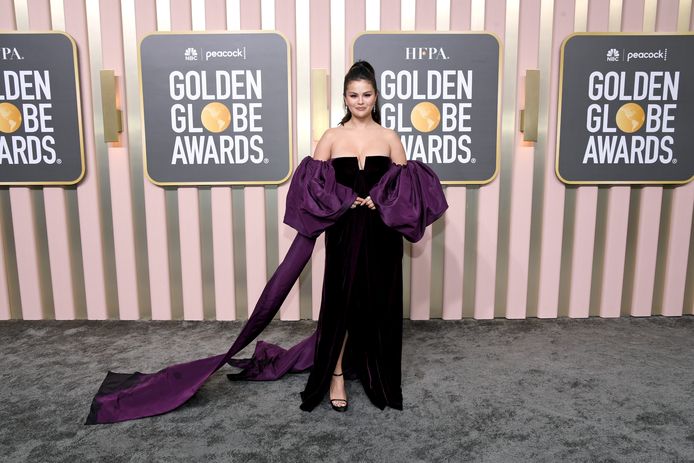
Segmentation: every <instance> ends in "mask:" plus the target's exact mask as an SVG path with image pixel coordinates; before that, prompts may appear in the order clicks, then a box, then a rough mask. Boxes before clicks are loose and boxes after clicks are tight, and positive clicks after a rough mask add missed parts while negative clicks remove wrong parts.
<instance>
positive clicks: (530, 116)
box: [519, 69, 540, 141]
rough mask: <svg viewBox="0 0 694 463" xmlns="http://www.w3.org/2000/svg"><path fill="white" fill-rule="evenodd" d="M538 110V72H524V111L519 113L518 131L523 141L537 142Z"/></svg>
mask: <svg viewBox="0 0 694 463" xmlns="http://www.w3.org/2000/svg"><path fill="white" fill-rule="evenodd" d="M539 110H540V71H539V70H537V69H528V70H527V71H525V109H521V111H520V124H519V125H520V131H521V132H523V141H537V125H538V116H539Z"/></svg>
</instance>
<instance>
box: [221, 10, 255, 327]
mask: <svg viewBox="0 0 694 463" xmlns="http://www.w3.org/2000/svg"><path fill="white" fill-rule="evenodd" d="M226 9H227V14H226V25H227V29H228V30H232V31H239V30H241V5H240V0H227V1H226ZM231 205H232V207H231V218H232V221H231V227H232V235H231V240H232V252H233V259H234V261H233V274H232V275H233V280H231V281H233V282H234V306H233V307H234V312H233V314H231V317H232V318H233V319H234V320H238V319H239V318H245V317H246V312H247V310H246V308H247V307H248V295H247V284H246V237H245V232H244V228H245V226H244V215H245V213H244V193H243V187H242V186H235V187H231ZM216 277H217V276H216V275H215V278H216ZM217 286H218V285H217ZM217 301H219V297H218V298H217ZM242 311H243V316H242V315H241V313H242Z"/></svg>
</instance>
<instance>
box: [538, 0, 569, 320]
mask: <svg viewBox="0 0 694 463" xmlns="http://www.w3.org/2000/svg"><path fill="white" fill-rule="evenodd" d="M581 1H582V0H577V4H576V5H575V7H576V8H575V10H574V8H571V7H570V6H567V7H566V8H565V9H562V8H559V7H557V9H556V10H555V9H554V2H553V1H552V0H542V3H541V6H540V27H541V28H542V29H541V31H540V50H539V53H538V61H539V70H540V112H539V122H538V124H539V125H538V138H537V144H536V145H535V162H534V169H533V178H534V179H536V180H535V181H534V182H533V217H532V224H531V227H530V234H531V236H532V240H531V242H530V261H531V263H532V265H531V267H530V272H529V276H528V306H529V310H528V315H529V316H537V317H538V318H550V317H556V316H557V314H558V308H559V307H558V303H559V285H560V272H561V266H560V265H561V245H562V236H563V229H562V216H563V215H564V199H565V195H564V191H565V189H564V186H563V185H562V184H561V183H560V182H559V180H558V179H557V177H556V175H555V173H554V159H555V157H556V146H555V143H556V137H557V133H556V124H555V120H556V117H557V100H558V88H559V79H560V78H561V77H560V75H559V50H560V47H561V42H562V40H563V38H564V36H565V35H568V33H570V32H571V31H572V30H573V28H574V16H575V15H576V16H577V14H578V13H579V12H581V11H582V9H580V8H579V6H580V5H579V3H581ZM545 159H546V161H545Z"/></svg>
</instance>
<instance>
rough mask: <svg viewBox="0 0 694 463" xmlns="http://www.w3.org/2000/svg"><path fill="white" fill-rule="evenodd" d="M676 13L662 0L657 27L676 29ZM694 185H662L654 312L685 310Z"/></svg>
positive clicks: (660, 30)
mask: <svg viewBox="0 0 694 463" xmlns="http://www.w3.org/2000/svg"><path fill="white" fill-rule="evenodd" d="M677 14H678V10H676V9H675V8H674V5H673V3H672V2H671V3H669V4H667V5H666V4H665V2H660V3H659V4H658V7H657V12H656V26H655V27H656V30H657V31H658V32H671V31H676V30H677V25H678V24H679V23H680V21H679V20H678V17H677ZM692 188H694V184H693V183H692V182H690V183H688V184H687V185H683V186H669V185H668V186H666V187H664V188H663V202H662V206H661V227H660V232H659V243H658V261H657V263H656V281H655V290H654V300H653V310H652V312H653V313H658V314H661V315H666V316H678V315H681V314H682V309H683V307H682V306H683V298H684V280H685V277H686V273H687V269H686V256H683V255H682V254H683V253H682V251H681V250H682V249H687V248H688V246H689V233H686V232H683V231H682V230H680V229H679V228H678V227H681V226H686V227H687V228H688V227H689V226H691V217H692V208H694V201H693V200H692V199H693V198H692V194H694V193H693V192H692V190H691V189H692Z"/></svg>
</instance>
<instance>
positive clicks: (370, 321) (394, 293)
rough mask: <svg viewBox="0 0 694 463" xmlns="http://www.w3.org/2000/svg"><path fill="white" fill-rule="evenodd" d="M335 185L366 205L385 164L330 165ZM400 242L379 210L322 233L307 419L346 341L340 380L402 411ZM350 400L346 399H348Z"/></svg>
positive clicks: (358, 211)
mask: <svg viewBox="0 0 694 463" xmlns="http://www.w3.org/2000/svg"><path fill="white" fill-rule="evenodd" d="M330 162H331V163H332V166H333V168H334V170H335V176H336V180H337V182H338V183H341V184H342V185H345V186H347V187H349V188H352V189H353V190H354V191H355V192H356V193H357V194H358V195H359V196H360V197H362V198H365V197H366V196H368V194H369V190H370V189H371V188H372V187H373V186H374V185H375V184H376V183H377V182H378V181H379V179H380V178H381V177H382V176H383V174H384V173H385V172H386V171H387V170H388V168H389V167H390V165H391V163H392V161H391V160H390V158H389V157H388V156H375V155H372V156H367V157H366V158H365V161H364V162H365V164H364V169H363V170H361V169H360V168H359V167H360V166H359V161H358V159H357V158H356V157H352V156H348V157H338V158H333V159H332V160H331V161H330ZM402 256H403V235H402V234H401V233H400V232H398V231H397V230H395V229H393V228H390V227H388V226H386V225H385V224H384V223H383V221H382V220H381V217H380V216H379V213H378V211H377V210H372V209H369V208H368V207H367V206H358V207H356V208H354V209H349V210H348V211H347V212H346V213H344V214H343V215H342V216H341V217H340V218H339V219H338V221H337V222H336V223H335V224H333V225H332V226H330V227H329V228H327V229H326V231H325V276H324V280H323V296H322V301H321V307H320V314H319V318H318V326H317V339H316V353H315V357H314V364H313V367H312V369H311V372H310V375H309V378H308V382H307V384H306V388H305V390H304V391H303V392H302V393H301V399H302V403H301V409H302V410H306V411H310V410H312V409H313V408H314V407H315V406H316V405H318V404H319V403H321V401H322V400H323V398H324V397H325V394H326V393H327V392H328V391H329V388H330V381H331V379H332V373H333V372H334V371H335V366H336V364H337V360H338V357H339V355H340V350H341V348H342V343H343V340H344V336H345V333H347V334H348V336H347V344H346V345H345V352H344V354H343V358H342V370H343V371H344V375H345V379H359V381H360V382H361V384H362V386H363V387H364V391H365V392H366V395H367V396H368V397H369V399H370V400H371V402H372V403H373V404H374V405H376V406H377V407H378V408H380V409H381V410H383V409H384V408H385V407H386V405H388V406H390V407H392V408H395V409H398V410H402V388H401V370H400V368H401V352H402V326H403V313H402ZM347 399H348V400H349V397H348V398H347Z"/></svg>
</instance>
